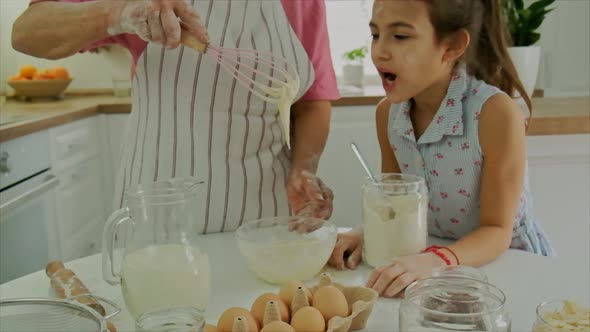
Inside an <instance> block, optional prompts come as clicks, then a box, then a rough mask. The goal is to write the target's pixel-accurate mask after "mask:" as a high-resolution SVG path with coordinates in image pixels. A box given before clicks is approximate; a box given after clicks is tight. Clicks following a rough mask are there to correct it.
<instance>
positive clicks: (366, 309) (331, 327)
mask: <svg viewBox="0 0 590 332" xmlns="http://www.w3.org/2000/svg"><path fill="white" fill-rule="evenodd" d="M324 286H334V287H336V288H338V289H339V290H340V291H341V292H342V293H343V294H344V297H345V298H346V302H347V303H348V307H349V308H350V309H351V310H350V311H351V314H350V315H348V316H347V317H338V316H335V317H332V318H331V319H330V320H329V321H328V322H327V326H328V328H327V329H326V332H348V331H357V330H362V329H364V328H365V326H366V325H367V321H368V320H369V316H370V315H371V312H372V311H373V305H374V304H375V301H376V300H377V298H378V297H379V294H378V293H377V292H376V291H375V290H373V289H371V288H368V287H362V286H345V285H342V284H339V283H336V282H334V281H333V280H332V276H330V274H329V273H325V272H324V273H322V274H321V275H320V280H319V283H318V285H316V286H313V287H311V288H310V290H311V292H312V293H315V291H316V290H317V289H319V288H320V287H324ZM293 301H295V299H293Z"/></svg>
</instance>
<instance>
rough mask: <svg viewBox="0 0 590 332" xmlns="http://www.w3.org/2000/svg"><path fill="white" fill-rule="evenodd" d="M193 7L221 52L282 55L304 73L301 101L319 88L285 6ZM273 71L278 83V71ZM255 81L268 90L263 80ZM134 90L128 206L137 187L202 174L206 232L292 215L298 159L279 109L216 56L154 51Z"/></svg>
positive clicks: (257, 0)
mask: <svg viewBox="0 0 590 332" xmlns="http://www.w3.org/2000/svg"><path fill="white" fill-rule="evenodd" d="M192 4H193V6H194V7H195V8H196V9H197V10H198V12H199V13H201V18H202V19H203V21H204V23H205V25H206V26H207V29H208V31H209V34H210V39H211V42H212V43H213V44H216V45H221V46H223V47H229V48H238V47H241V48H256V49H259V50H269V51H272V52H275V53H277V54H281V55H283V56H284V57H285V58H287V59H288V60H289V61H290V62H291V63H292V65H293V66H294V67H296V68H297V69H298V71H299V76H300V79H301V87H300V91H299V93H298V95H297V99H298V98H300V97H301V96H302V95H303V94H304V93H305V91H306V90H307V89H308V88H309V87H310V86H311V84H312V82H313V79H314V73H313V68H312V66H311V63H310V62H309V59H308V57H307V54H306V52H305V50H304V49H303V47H302V45H301V43H300V42H299V40H298V38H297V36H296V35H295V34H294V32H293V30H292V29H291V27H290V25H289V23H288V21H287V18H286V16H285V13H284V11H283V8H282V7H281V3H280V1H264V0H244V1H227V0H207V1H205V0H202V1H201V0H197V1H193V2H192ZM258 69H260V70H262V69H263V68H258ZM264 72H265V73H266V74H268V75H271V76H272V75H273V72H272V70H265V71H264ZM252 79H255V80H258V81H260V82H263V83H264V84H268V80H266V81H264V77H263V76H261V75H258V76H256V75H253V76H252ZM133 89H134V94H133V109H132V112H131V116H130V118H129V120H128V123H127V127H126V130H125V133H124V138H125V139H124V142H123V147H122V151H121V156H122V158H123V160H122V162H121V165H122V166H121V168H120V169H119V172H118V174H117V186H116V197H115V200H116V204H117V205H118V206H122V205H123V204H124V203H123V197H124V195H123V192H124V190H125V188H129V187H130V186H132V185H136V184H139V183H148V182H152V181H155V180H161V179H169V178H173V177H182V176H195V177H197V178H200V179H202V180H204V181H205V182H206V184H205V186H204V187H203V192H202V194H201V195H200V197H201V198H202V199H199V202H198V206H196V207H195V210H196V211H197V214H198V220H196V221H195V222H196V223H197V224H198V226H199V227H198V229H200V232H202V233H214V232H224V231H232V230H235V229H236V228H237V227H238V226H239V225H241V224H242V223H243V222H244V221H248V220H253V219H258V218H261V217H268V216H276V215H288V214H289V208H288V203H287V197H286V192H285V183H286V176H287V172H288V170H289V165H290V155H289V151H288V149H287V148H286V145H285V142H284V139H283V137H282V134H281V127H280V120H279V113H278V109H277V107H276V106H275V105H272V104H267V103H265V102H263V101H261V100H260V99H259V98H257V97H255V96H253V95H252V93H251V92H249V91H248V90H247V89H245V88H244V87H243V86H242V85H241V84H236V80H235V79H234V78H233V77H231V76H230V75H229V74H227V73H226V72H225V71H224V70H222V69H221V68H220V66H219V65H218V64H217V63H216V62H215V61H214V60H212V59H210V58H209V57H206V56H202V55H201V54H199V53H197V52H195V51H193V50H192V49H189V48H184V47H179V48H177V49H174V50H167V49H165V48H164V47H162V46H160V45H158V44H152V43H150V44H149V45H148V46H147V48H146V50H145V51H144V53H143V54H142V55H141V57H140V58H139V59H138V65H137V71H136V76H135V78H134V81H133Z"/></svg>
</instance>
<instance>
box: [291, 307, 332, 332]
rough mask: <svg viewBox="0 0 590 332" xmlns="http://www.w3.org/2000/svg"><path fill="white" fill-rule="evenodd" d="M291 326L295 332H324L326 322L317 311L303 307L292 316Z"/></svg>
mask: <svg viewBox="0 0 590 332" xmlns="http://www.w3.org/2000/svg"><path fill="white" fill-rule="evenodd" d="M291 326H292V327H293V328H294V329H295V331H296V332H324V331H325V328H326V321H325V320H324V316H322V313H321V312H320V311H319V310H318V309H316V308H314V307H303V308H301V309H299V310H297V312H296V313H295V315H293V319H291Z"/></svg>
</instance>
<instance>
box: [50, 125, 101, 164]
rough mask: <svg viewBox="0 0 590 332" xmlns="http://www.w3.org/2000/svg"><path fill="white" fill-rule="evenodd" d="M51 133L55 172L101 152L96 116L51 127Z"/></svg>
mask: <svg viewBox="0 0 590 332" xmlns="http://www.w3.org/2000/svg"><path fill="white" fill-rule="evenodd" d="M49 133H50V136H51V152H52V153H51V159H52V168H53V171H54V172H62V171H64V170H67V169H69V168H71V167H73V166H75V165H77V164H79V163H80V162H83V161H84V160H88V159H90V158H93V157H96V156H97V155H98V154H99V151H100V148H99V147H100V141H99V139H98V137H99V136H98V129H97V117H96V116H93V117H90V118H87V119H84V120H79V121H75V122H71V123H68V124H65V125H62V126H59V127H55V128H51V129H50V131H49Z"/></svg>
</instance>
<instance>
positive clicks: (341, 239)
mask: <svg viewBox="0 0 590 332" xmlns="http://www.w3.org/2000/svg"><path fill="white" fill-rule="evenodd" d="M362 250H363V232H362V230H360V229H353V230H351V231H349V232H346V233H342V234H338V238H337V239H336V245H335V246H334V250H333V251H332V256H331V257H330V260H329V261H328V264H330V265H332V266H334V267H335V268H337V269H338V270H344V269H345V268H349V269H351V270H354V269H356V267H357V266H358V265H359V263H360V262H361V261H362Z"/></svg>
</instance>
